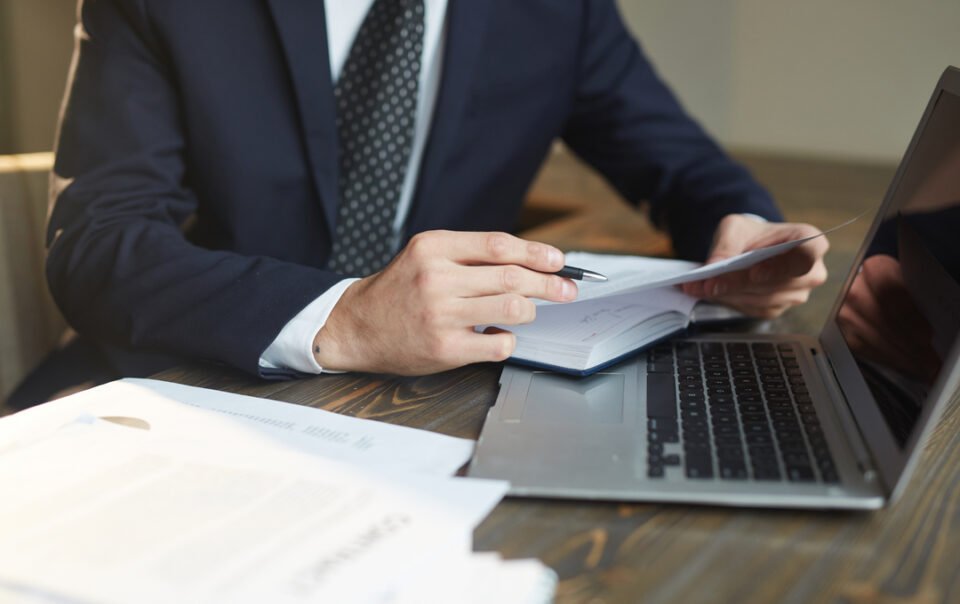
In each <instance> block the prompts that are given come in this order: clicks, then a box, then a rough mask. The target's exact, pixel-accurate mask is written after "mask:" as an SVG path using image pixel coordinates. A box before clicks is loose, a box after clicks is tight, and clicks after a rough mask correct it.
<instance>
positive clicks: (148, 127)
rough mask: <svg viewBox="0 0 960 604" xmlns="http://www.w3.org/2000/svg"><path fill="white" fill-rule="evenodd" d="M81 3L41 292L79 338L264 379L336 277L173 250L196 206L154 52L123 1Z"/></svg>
mask: <svg viewBox="0 0 960 604" xmlns="http://www.w3.org/2000/svg"><path fill="white" fill-rule="evenodd" d="M82 7H83V9H82V14H81V27H79V28H78V30H77V43H78V51H77V56H76V57H75V66H74V69H73V73H72V76H71V82H70V83H69V85H68V92H67V94H68V97H67V101H66V102H65V110H64V116H63V119H62V123H61V133H60V137H59V145H58V147H59V148H58V153H57V160H56V164H55V168H54V172H55V175H54V177H53V187H52V196H53V202H54V205H53V210H52V214H51V217H50V224H49V231H48V241H47V243H48V247H49V253H48V260H47V276H48V280H49V283H50V287H51V290H52V293H53V295H54V297H55V299H56V300H57V303H58V304H59V306H60V308H61V309H62V311H63V313H64V315H65V316H66V318H67V319H68V321H69V322H70V323H71V325H73V326H74V327H75V328H76V329H77V330H78V331H79V332H80V333H83V334H86V335H87V336H89V337H91V338H94V339H97V340H100V341H105V342H109V343H111V344H117V345H120V346H125V347H134V348H138V349H142V350H152V351H158V352H165V353H172V354H177V355H183V356H188V357H192V358H202V359H208V360H212V361H216V362H221V363H226V364H229V365H233V366H236V367H239V368H241V369H244V370H246V371H249V372H251V373H261V374H264V373H265V372H261V371H260V369H259V366H258V361H259V357H260V354H261V353H262V352H263V351H264V349H265V348H266V347H267V346H268V345H269V344H270V342H271V341H272V340H273V339H274V338H275V337H276V335H277V333H278V332H279V331H280V329H281V328H282V327H283V326H284V325H285V324H286V322H287V321H288V320H289V319H290V318H291V317H293V316H294V315H296V314H297V312H299V311H300V310H301V309H302V308H304V307H305V306H306V305H307V304H309V303H310V302H311V301H312V300H313V299H315V298H316V297H317V296H318V295H320V294H321V293H322V292H324V291H325V290H326V289H327V288H328V287H330V286H332V285H333V284H334V283H336V282H337V281H339V280H340V279H341V278H342V276H340V275H335V274H333V273H329V272H326V271H323V270H319V269H316V268H311V267H307V266H300V265H297V264H292V263H286V262H280V261H278V260H275V259H272V258H268V257H252V256H244V255H239V254H236V253H232V252H229V251H218V250H211V249H205V248H202V247H199V246H196V245H193V244H192V243H190V242H189V241H188V240H187V238H186V237H185V236H184V234H183V230H182V228H181V227H182V225H183V223H184V222H185V221H186V220H187V219H188V217H189V216H190V215H191V214H193V213H194V212H195V210H196V209H197V207H198V202H197V199H196V198H195V197H194V195H193V194H192V193H191V190H190V186H189V182H188V181H189V178H188V175H186V174H185V162H184V157H185V154H187V153H189V150H188V149H185V148H184V139H183V132H182V126H181V123H180V119H179V116H178V97H177V93H176V88H175V85H174V83H173V82H174V78H173V74H172V67H170V66H169V65H167V64H165V62H164V60H163V53H162V43H161V42H160V41H159V40H158V39H156V38H155V37H154V35H153V33H152V32H151V30H150V27H149V21H148V19H147V18H146V16H145V15H144V13H143V10H142V6H141V5H140V4H139V3H138V2H136V1H135V0H130V1H128V0H98V1H97V2H84V3H82ZM281 373H282V372H281Z"/></svg>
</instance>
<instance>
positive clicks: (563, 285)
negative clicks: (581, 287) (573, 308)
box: [456, 264, 577, 302]
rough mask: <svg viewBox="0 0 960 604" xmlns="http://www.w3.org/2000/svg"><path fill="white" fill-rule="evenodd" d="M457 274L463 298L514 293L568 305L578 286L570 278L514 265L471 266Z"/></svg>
mask: <svg viewBox="0 0 960 604" xmlns="http://www.w3.org/2000/svg"><path fill="white" fill-rule="evenodd" d="M458 274H459V278H460V280H461V282H459V283H457V285H456V287H457V290H458V291H461V292H463V294H462V295H463V296H464V297H474V296H491V295H496V294H510V293H512V294H520V295H521V296H527V297H530V298H540V299H541V300H550V301H552V302H569V301H571V300H574V299H576V297H577V286H576V284H575V283H574V282H573V281H571V280H570V279H564V278H562V277H557V276H556V275H547V274H544V273H540V272H536V271H532V270H530V269H527V268H523V267H522V266H517V265H515V264H511V265H505V266H477V267H470V268H469V269H468V270H467V271H461V272H459V273H458Z"/></svg>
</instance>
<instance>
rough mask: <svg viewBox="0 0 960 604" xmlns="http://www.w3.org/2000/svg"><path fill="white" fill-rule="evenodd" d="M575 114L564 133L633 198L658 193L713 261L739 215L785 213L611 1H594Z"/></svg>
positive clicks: (686, 240)
mask: <svg viewBox="0 0 960 604" xmlns="http://www.w3.org/2000/svg"><path fill="white" fill-rule="evenodd" d="M584 7H585V18H584V20H583V32H582V50H581V53H580V65H579V73H578V77H577V81H578V85H577V90H576V95H575V100H574V108H573V113H572V117H571V119H570V120H569V122H568V123H567V126H566V128H565V131H564V134H563V137H564V139H565V141H566V142H567V144H568V145H569V146H570V147H571V148H572V149H573V150H574V151H575V152H576V153H577V154H579V155H580V156H581V157H583V158H584V159H585V160H586V161H587V162H588V163H590V164H591V165H593V166H594V167H595V168H597V169H598V170H599V171H600V172H601V173H602V174H604V176H606V178H607V179H608V180H609V181H610V182H611V183H612V184H613V186H614V187H616V188H617V189H618V190H619V191H620V193H621V194H623V195H624V196H625V197H626V198H627V199H629V200H631V201H634V202H639V201H641V200H649V201H650V203H651V218H652V219H653V220H654V222H655V224H657V225H660V226H666V227H667V228H668V229H669V232H670V235H671V237H672V239H673V244H674V249H675V251H676V253H677V254H678V255H679V256H681V257H685V258H690V259H694V260H704V259H705V258H706V256H707V253H708V252H709V248H710V244H711V241H712V237H713V231H714V229H715V228H716V225H717V223H718V222H719V221H720V219H721V218H722V217H723V216H725V215H727V214H731V213H753V214H756V215H758V216H763V217H764V218H767V219H769V220H780V219H781V215H780V213H779V211H778V210H777V208H776V206H775V205H774V203H773V201H772V200H771V199H770V196H769V195H768V194H767V192H766V191H764V189H763V188H762V187H761V186H760V185H759V184H757V183H756V182H755V181H754V180H753V179H752V177H751V176H750V175H749V173H748V172H747V171H746V170H745V169H744V168H743V167H742V166H740V165H738V164H737V163H735V162H734V161H733V160H731V159H730V158H729V157H728V156H727V155H726V154H724V152H723V151H722V150H721V149H720V148H719V147H718V146H717V145H716V143H714V142H713V141H712V140H711V139H710V137H709V136H708V135H707V134H706V133H705V132H704V131H703V130H702V128H700V126H699V125H697V123H696V122H695V121H694V120H693V119H691V118H690V117H689V116H688V115H687V114H686V113H685V112H684V110H683V108H682V107H681V106H680V104H679V103H678V101H677V99H676V98H675V97H674V96H673V94H672V93H671V92H670V90H669V89H668V88H667V87H666V86H665V85H664V83H663V82H662V81H661V80H660V79H659V77H658V76H657V74H656V73H655V72H654V70H653V67H652V66H651V65H650V63H649V62H648V61H647V59H646V58H645V57H644V55H643V53H642V52H641V50H640V47H639V46H638V45H637V42H636V41H635V40H634V39H633V37H632V36H631V35H630V33H629V32H628V31H627V30H626V28H625V27H624V24H623V21H622V19H621V17H620V14H619V13H618V11H617V8H616V5H615V4H614V2H613V1H612V0H585V1H584Z"/></svg>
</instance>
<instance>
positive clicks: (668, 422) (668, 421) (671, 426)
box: [647, 417, 678, 432]
mask: <svg viewBox="0 0 960 604" xmlns="http://www.w3.org/2000/svg"><path fill="white" fill-rule="evenodd" d="M677 429H678V424H677V420H675V419H673V418H663V417H652V418H650V419H648V420H647V430H663V431H664V432H676V431H677Z"/></svg>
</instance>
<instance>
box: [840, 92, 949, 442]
mask: <svg viewBox="0 0 960 604" xmlns="http://www.w3.org/2000/svg"><path fill="white" fill-rule="evenodd" d="M836 320H837V326H838V327H839V331H840V334H841V335H842V338H843V340H844V341H845V342H846V344H847V346H848V348H849V350H850V351H851V352H852V354H853V356H854V359H855V361H856V364H857V366H858V367H859V369H860V372H861V373H862V376H863V379H864V381H865V382H866V384H867V386H868V387H869V389H870V391H871V393H872V394H873V396H874V398H875V400H876V401H877V405H878V406H879V408H880V412H881V415H882V417H883V420H884V421H885V422H886V424H887V426H888V428H889V429H890V432H891V434H892V435H893V437H894V439H895V440H896V441H897V443H898V444H899V446H900V448H901V449H903V448H904V447H905V446H906V444H907V443H908V441H909V440H910V436H911V434H912V433H913V431H914V429H915V428H916V427H917V422H918V419H919V418H920V416H921V414H922V411H923V409H924V405H926V404H927V403H928V399H929V398H930V397H929V394H930V391H931V389H932V387H933V385H934V382H935V381H936V379H937V377H938V376H939V374H940V372H941V370H942V368H943V365H944V361H945V360H946V358H947V356H948V354H949V353H950V350H951V349H952V348H953V345H954V342H955V340H956V339H957V335H958V332H960V96H957V95H954V94H950V93H948V92H946V91H943V92H941V94H940V97H939V98H938V99H937V101H936V104H935V105H934V107H933V110H932V112H931V113H930V118H929V119H928V121H927V123H926V125H925V127H924V129H923V131H922V133H921V134H920V136H919V137H918V138H917V143H916V147H915V149H914V152H913V154H912V155H911V156H910V159H909V163H908V164H906V165H905V166H903V168H902V173H901V179H900V183H899V185H898V186H897V189H896V191H895V192H894V193H893V198H892V200H891V203H890V204H889V205H888V206H887V207H886V209H885V214H884V216H883V219H882V222H881V223H880V225H879V227H878V228H877V230H876V232H875V234H874V236H873V239H872V240H871V241H870V244H869V246H868V247H867V251H866V254H865V256H864V259H863V261H862V262H861V264H860V266H859V269H858V271H857V274H856V276H855V277H854V279H853V282H852V284H851V286H850V288H849V290H847V292H846V294H845V296H844V299H843V302H842V304H841V306H840V308H839V311H838V314H837V319H836ZM929 402H930V403H931V404H932V401H929Z"/></svg>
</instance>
